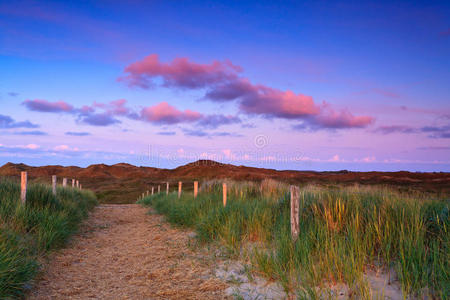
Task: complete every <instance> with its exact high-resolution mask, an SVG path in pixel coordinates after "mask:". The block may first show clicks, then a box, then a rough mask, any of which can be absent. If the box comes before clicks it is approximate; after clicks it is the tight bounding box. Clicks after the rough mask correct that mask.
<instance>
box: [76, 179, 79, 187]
mask: <svg viewBox="0 0 450 300" xmlns="http://www.w3.org/2000/svg"><path fill="white" fill-rule="evenodd" d="M76 185H77V188H79V187H80V182H79V181H78V180H77V183H76Z"/></svg>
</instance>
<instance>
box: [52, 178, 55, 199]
mask: <svg viewBox="0 0 450 300" xmlns="http://www.w3.org/2000/svg"><path fill="white" fill-rule="evenodd" d="M52 192H53V195H56V175H53V176H52Z"/></svg>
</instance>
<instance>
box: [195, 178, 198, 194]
mask: <svg viewBox="0 0 450 300" xmlns="http://www.w3.org/2000/svg"><path fill="white" fill-rule="evenodd" d="M197 194H198V181H194V198H197Z"/></svg>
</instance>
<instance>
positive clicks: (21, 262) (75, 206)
mask: <svg viewBox="0 0 450 300" xmlns="http://www.w3.org/2000/svg"><path fill="white" fill-rule="evenodd" d="M96 204H97V200H96V198H95V195H94V194H93V193H92V192H90V191H85V190H83V191H82V190H78V189H72V188H62V187H58V188H57V193H56V196H55V195H53V193H52V189H51V187H49V186H46V185H42V184H33V183H31V184H29V185H28V190H27V202H26V204H25V205H23V204H22V203H21V201H20V185H19V184H18V183H17V182H15V181H13V180H9V179H5V178H0V298H1V299H9V298H17V297H22V296H23V295H24V290H25V287H26V286H27V285H28V283H29V282H30V280H31V279H32V278H33V277H34V276H35V274H36V273H37V272H38V270H39V264H38V258H39V257H40V256H42V255H45V254H46V253H47V252H48V251H51V250H53V249H56V248H59V247H61V246H63V245H64V244H65V243H66V241H67V240H68V238H69V237H70V235H71V234H73V233H74V232H76V230H77V228H78V224H79V223H80V222H81V220H82V219H83V218H85V217H86V216H87V214H88V211H89V210H90V209H92V208H93V207H94V206H95V205H96Z"/></svg>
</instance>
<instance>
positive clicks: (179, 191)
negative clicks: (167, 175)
mask: <svg viewBox="0 0 450 300" xmlns="http://www.w3.org/2000/svg"><path fill="white" fill-rule="evenodd" d="M182 185H183V183H182V182H181V181H178V198H180V197H181V187H182Z"/></svg>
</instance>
